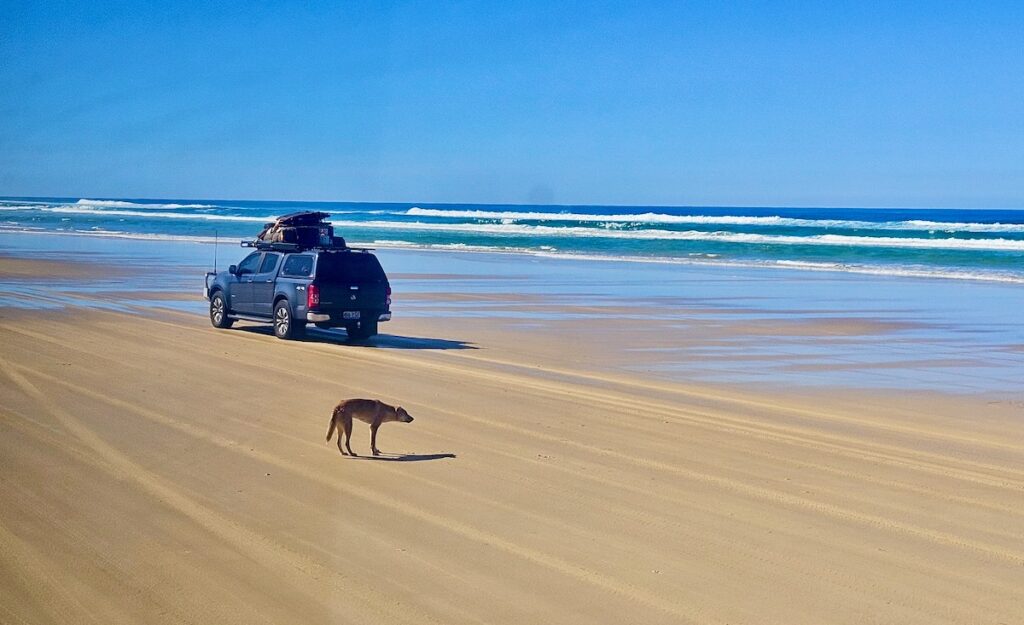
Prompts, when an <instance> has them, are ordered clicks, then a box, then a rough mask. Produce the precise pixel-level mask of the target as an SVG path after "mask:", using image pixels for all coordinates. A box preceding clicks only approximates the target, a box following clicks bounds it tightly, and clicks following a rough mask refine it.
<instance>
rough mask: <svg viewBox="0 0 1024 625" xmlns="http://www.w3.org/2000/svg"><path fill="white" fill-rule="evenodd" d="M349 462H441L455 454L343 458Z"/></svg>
mask: <svg viewBox="0 0 1024 625" xmlns="http://www.w3.org/2000/svg"><path fill="white" fill-rule="evenodd" d="M345 457H346V458H348V459H351V460H378V461H380V462H423V461H424V460H441V459H443V458H455V457H456V456H455V454H386V453H381V455H379V456H345Z"/></svg>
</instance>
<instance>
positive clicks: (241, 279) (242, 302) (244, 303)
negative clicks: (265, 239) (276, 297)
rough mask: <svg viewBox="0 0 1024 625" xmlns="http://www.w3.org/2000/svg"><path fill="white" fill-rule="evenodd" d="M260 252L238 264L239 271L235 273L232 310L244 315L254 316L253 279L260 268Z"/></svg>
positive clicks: (232, 286) (232, 287)
mask: <svg viewBox="0 0 1024 625" xmlns="http://www.w3.org/2000/svg"><path fill="white" fill-rule="evenodd" d="M261 257H262V254H261V253H260V252H253V253H252V254H249V255H248V256H246V257H245V259H244V260H243V261H242V262H240V263H238V271H237V273H235V280H236V282H234V283H233V284H232V285H231V310H232V311H234V312H237V313H242V314H243V315H251V314H253V308H252V279H253V276H255V275H256V271H257V270H258V269H259V267H260V258H261Z"/></svg>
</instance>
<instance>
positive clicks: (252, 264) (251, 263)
mask: <svg viewBox="0 0 1024 625" xmlns="http://www.w3.org/2000/svg"><path fill="white" fill-rule="evenodd" d="M259 266H260V253H259V252H253V253H252V254H249V255H248V256H246V257H245V260H243V261H242V262H240V263H238V273H239V274H243V273H256V268H257V267H259Z"/></svg>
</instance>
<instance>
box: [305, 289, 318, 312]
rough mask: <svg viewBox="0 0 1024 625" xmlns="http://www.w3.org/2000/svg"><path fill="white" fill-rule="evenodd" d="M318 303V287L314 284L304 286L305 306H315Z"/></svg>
mask: <svg viewBox="0 0 1024 625" xmlns="http://www.w3.org/2000/svg"><path fill="white" fill-rule="evenodd" d="M319 305H320V289H319V287H317V285H315V284H311V285H309V286H307V287H306V308H316V307H317V306H319Z"/></svg>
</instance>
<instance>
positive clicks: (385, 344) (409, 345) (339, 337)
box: [235, 325, 479, 349]
mask: <svg viewBox="0 0 1024 625" xmlns="http://www.w3.org/2000/svg"><path fill="white" fill-rule="evenodd" d="M235 329H237V330H241V331H242V332H249V333H252V334H262V335H265V336H273V335H274V332H273V330H272V329H271V328H270V327H269V326H263V325H254V326H248V325H247V326H235ZM298 340H299V341H300V342H303V343H326V344H334V345H357V346H359V347H373V348H378V349H479V348H478V347H477V346H475V345H473V344H472V343H468V342H466V341H453V340H450V339H434V338H429V337H421V336H400V335H397V334H378V335H377V336H375V337H373V338H369V339H350V338H349V337H348V335H347V334H346V333H345V331H344V330H321V329H320V328H307V329H306V335H305V336H304V337H302V338H301V339H298Z"/></svg>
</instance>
